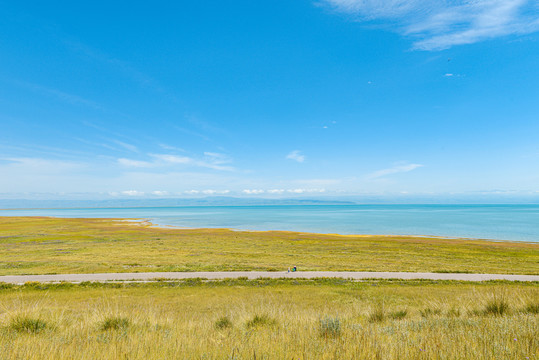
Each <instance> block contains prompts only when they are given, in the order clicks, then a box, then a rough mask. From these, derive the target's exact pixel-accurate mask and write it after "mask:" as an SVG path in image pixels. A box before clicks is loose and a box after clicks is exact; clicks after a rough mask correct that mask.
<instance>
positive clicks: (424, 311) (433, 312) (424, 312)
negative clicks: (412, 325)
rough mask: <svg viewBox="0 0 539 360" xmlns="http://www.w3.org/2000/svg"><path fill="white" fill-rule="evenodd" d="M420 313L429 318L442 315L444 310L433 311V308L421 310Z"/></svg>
mask: <svg viewBox="0 0 539 360" xmlns="http://www.w3.org/2000/svg"><path fill="white" fill-rule="evenodd" d="M419 313H420V314H421V316H423V317H424V318H428V317H429V316H432V315H440V314H441V313H442V310H440V309H431V308H425V309H423V310H419Z"/></svg>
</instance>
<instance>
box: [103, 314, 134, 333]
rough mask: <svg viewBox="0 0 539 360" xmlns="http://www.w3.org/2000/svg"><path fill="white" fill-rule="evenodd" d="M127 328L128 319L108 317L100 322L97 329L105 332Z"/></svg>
mask: <svg viewBox="0 0 539 360" xmlns="http://www.w3.org/2000/svg"><path fill="white" fill-rule="evenodd" d="M128 327H129V319H127V318H124V317H109V318H106V319H105V320H103V321H102V322H101V325H100V326H99V328H100V329H101V330H103V331H107V330H125V329H127V328H128Z"/></svg>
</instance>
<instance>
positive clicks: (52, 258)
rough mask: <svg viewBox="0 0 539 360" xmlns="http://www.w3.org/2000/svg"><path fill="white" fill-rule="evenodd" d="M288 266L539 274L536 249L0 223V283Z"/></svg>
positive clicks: (92, 223) (44, 221)
mask: <svg viewBox="0 0 539 360" xmlns="http://www.w3.org/2000/svg"><path fill="white" fill-rule="evenodd" d="M294 265H295V266H298V268H299V270H333V271H410V272H470V273H502V274H507V273H512V274H539V244H534V243H522V242H494V241H482V240H466V239H445V238H428V237H409V236H340V235H321V234H307V233H294V232H279V231H268V232H238V231H232V230H227V229H185V230H184V229H174V228H156V227H151V226H150V224H147V223H130V222H125V221H120V220H115V219H61V218H39V217H0V275H16V274H54V273H99V272H146V271H158V272H165V271H233V270H263V271H282V270H285V269H286V268H288V267H289V266H294Z"/></svg>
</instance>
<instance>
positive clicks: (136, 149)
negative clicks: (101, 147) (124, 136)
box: [112, 140, 138, 152]
mask: <svg viewBox="0 0 539 360" xmlns="http://www.w3.org/2000/svg"><path fill="white" fill-rule="evenodd" d="M112 142H113V143H115V144H117V145H119V146H121V147H123V148H124V149H126V150H129V151H132V152H138V148H137V147H136V146H135V145H132V144H128V143H126V142H123V141H119V140H112Z"/></svg>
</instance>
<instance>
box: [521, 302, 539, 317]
mask: <svg viewBox="0 0 539 360" xmlns="http://www.w3.org/2000/svg"><path fill="white" fill-rule="evenodd" d="M524 312H527V313H529V314H539V303H529V304H528V305H526V307H525V308H524Z"/></svg>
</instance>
